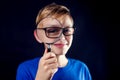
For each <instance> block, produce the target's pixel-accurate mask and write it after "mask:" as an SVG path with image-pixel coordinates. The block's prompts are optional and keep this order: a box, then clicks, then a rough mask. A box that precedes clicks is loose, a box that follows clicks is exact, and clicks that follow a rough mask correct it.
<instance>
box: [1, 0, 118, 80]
mask: <svg viewBox="0 0 120 80" xmlns="http://www.w3.org/2000/svg"><path fill="white" fill-rule="evenodd" d="M52 2H56V3H58V4H63V5H65V6H67V7H68V8H69V9H70V10H71V14H72V16H73V18H74V21H75V25H74V26H75V27H76V28H77V31H76V34H75V36H74V41H73V45H72V47H71V49H70V50H69V54H67V56H68V57H72V58H76V59H79V60H81V61H83V62H85V63H86V64H87V65H88V67H89V69H90V72H91V75H92V78H93V80H107V79H109V76H110V75H109V74H110V73H111V74H112V73H114V72H116V71H118V69H117V68H119V60H118V59H119V58H118V56H117V55H116V54H118V53H119V52H118V50H119V48H118V46H117V45H118V42H119V40H118V38H117V37H118V36H119V35H118V33H119V32H118V30H117V29H116V26H118V24H117V23H116V21H115V22H114V20H116V18H115V17H116V15H118V14H119V13H118V11H116V10H115V9H118V8H117V7H118V6H117V3H116V2H115V3H113V2H112V1H111V2H110V1H109V2H108V1H97V0H90V1H89V0H88V1H87V0H84V1H82V0H79V1H78V0H75V1H74V0H72V1H70V0H16V1H13V0H4V1H1V3H0V4H1V5H0V36H1V37H0V64H1V65H0V78H1V80H15V77H16V69H17V67H18V65H19V64H20V63H21V62H23V61H25V60H28V59H33V58H35V57H38V56H41V55H42V54H41V52H42V51H43V46H41V45H40V44H39V43H37V41H36V40H35V39H34V36H33V30H34V29H35V28H36V26H35V18H36V15H37V13H38V10H39V9H40V8H42V7H43V6H45V5H47V4H49V3H52ZM111 4H114V5H111ZM113 16H115V17H113ZM117 17H118V16H117ZM112 22H113V23H112ZM118 22H119V21H118ZM113 65H115V66H116V65H117V66H116V67H111V66H113ZM113 68H115V69H113ZM112 75H113V74H112ZM112 77H113V76H112ZM114 78H116V77H114Z"/></svg>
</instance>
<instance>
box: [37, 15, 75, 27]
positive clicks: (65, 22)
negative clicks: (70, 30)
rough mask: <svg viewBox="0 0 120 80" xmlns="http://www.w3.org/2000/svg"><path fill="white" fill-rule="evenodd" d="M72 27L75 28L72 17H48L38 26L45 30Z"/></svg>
mask: <svg viewBox="0 0 120 80" xmlns="http://www.w3.org/2000/svg"><path fill="white" fill-rule="evenodd" d="M51 26H52V27H53V26H57V27H72V26H73V20H72V19H71V17H70V16H68V15H66V16H60V17H55V16H52V17H47V18H44V19H43V20H42V21H40V23H39V24H38V27H40V28H44V27H51Z"/></svg>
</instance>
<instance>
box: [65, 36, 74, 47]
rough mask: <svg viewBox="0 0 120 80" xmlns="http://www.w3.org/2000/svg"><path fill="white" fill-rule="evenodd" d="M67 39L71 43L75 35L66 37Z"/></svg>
mask: <svg viewBox="0 0 120 80" xmlns="http://www.w3.org/2000/svg"><path fill="white" fill-rule="evenodd" d="M66 40H67V41H68V43H69V45H71V44H72V41H73V36H68V37H66Z"/></svg>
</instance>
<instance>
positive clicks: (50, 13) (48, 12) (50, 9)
mask: <svg viewBox="0 0 120 80" xmlns="http://www.w3.org/2000/svg"><path fill="white" fill-rule="evenodd" d="M65 15H69V16H70V18H71V20H72V21H73V18H72V17H71V14H70V10H69V9H68V8H67V7H65V6H63V5H58V4H56V3H52V4H49V5H47V6H45V7H43V8H42V9H41V10H40V11H39V12H38V15H37V17H36V25H38V24H39V23H40V21H41V20H42V19H44V18H46V17H54V18H59V17H60V16H65Z"/></svg>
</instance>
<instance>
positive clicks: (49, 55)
mask: <svg viewBox="0 0 120 80" xmlns="http://www.w3.org/2000/svg"><path fill="white" fill-rule="evenodd" d="M57 70H58V63H57V58H56V55H55V54H54V53H53V52H47V49H45V52H44V54H43V56H42V57H41V59H40V61H39V65H38V70H37V74H36V78H35V80H51V78H52V76H53V75H54V74H55V72H57Z"/></svg>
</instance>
